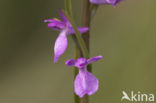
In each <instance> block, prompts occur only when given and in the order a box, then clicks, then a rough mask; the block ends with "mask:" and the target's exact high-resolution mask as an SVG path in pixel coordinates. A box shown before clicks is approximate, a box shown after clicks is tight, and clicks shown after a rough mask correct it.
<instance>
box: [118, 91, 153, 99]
mask: <svg viewBox="0 0 156 103" xmlns="http://www.w3.org/2000/svg"><path fill="white" fill-rule="evenodd" d="M122 95H123V96H122V98H121V101H123V100H128V101H136V102H137V101H138V102H140V101H141V102H143V101H146V102H153V101H154V94H145V93H141V92H140V91H138V92H136V93H134V91H131V93H130V95H128V94H127V93H126V92H125V91H122Z"/></svg>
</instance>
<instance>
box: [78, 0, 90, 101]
mask: <svg viewBox="0 0 156 103" xmlns="http://www.w3.org/2000/svg"><path fill="white" fill-rule="evenodd" d="M90 6H91V4H90V2H89V0H83V11H82V26H83V27H89V28H90V21H91V11H90ZM89 30H90V29H89ZM82 37H83V40H84V41H85V44H86V47H87V50H88V54H89V49H90V48H89V47H90V31H88V32H86V33H84V34H83V36H82ZM81 55H82V52H81ZM87 69H88V71H90V72H91V71H92V68H91V65H88V66H87ZM79 101H80V102H79V103H89V96H88V95H85V96H84V97H82V98H80V99H79Z"/></svg>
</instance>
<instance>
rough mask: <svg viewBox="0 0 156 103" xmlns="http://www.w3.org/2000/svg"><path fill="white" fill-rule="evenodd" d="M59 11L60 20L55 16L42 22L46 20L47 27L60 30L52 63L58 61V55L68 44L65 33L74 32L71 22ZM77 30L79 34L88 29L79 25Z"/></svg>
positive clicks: (70, 33)
mask: <svg viewBox="0 0 156 103" xmlns="http://www.w3.org/2000/svg"><path fill="white" fill-rule="evenodd" d="M59 13H60V15H61V19H62V21H60V20H58V19H56V18H54V19H48V20H44V22H48V27H49V28H51V29H54V30H57V31H60V34H59V36H58V37H57V39H56V42H55V46H54V63H56V62H57V61H58V59H59V57H60V56H61V55H62V54H63V53H64V52H65V50H66V48H67V46H68V41H67V35H72V34H75V31H74V29H73V27H72V25H71V23H70V22H69V21H68V19H67V18H66V17H65V16H64V15H63V13H62V11H61V10H59ZM78 30H79V32H80V33H81V34H83V33H84V32H87V31H88V27H80V28H78Z"/></svg>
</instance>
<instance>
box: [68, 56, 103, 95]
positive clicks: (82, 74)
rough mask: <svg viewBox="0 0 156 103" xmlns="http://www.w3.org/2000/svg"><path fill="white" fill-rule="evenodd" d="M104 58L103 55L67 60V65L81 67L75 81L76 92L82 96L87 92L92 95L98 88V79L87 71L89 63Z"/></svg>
mask: <svg viewBox="0 0 156 103" xmlns="http://www.w3.org/2000/svg"><path fill="white" fill-rule="evenodd" d="M100 59H102V56H96V57H92V58H90V59H88V60H86V59H85V58H79V59H77V60H76V61H75V60H74V59H69V60H67V61H66V63H65V64H66V65H67V66H75V67H77V68H79V73H78V75H77V76H76V79H75V82H74V88H75V93H76V94H77V95H78V96H79V97H80V98H82V97H83V96H84V95H85V94H88V95H92V94H94V93H95V92H96V91H97V90H98V86H99V84H98V79H97V78H96V77H94V76H93V75H92V74H91V73H90V72H88V71H87V65H88V64H90V63H92V62H96V61H98V60H100Z"/></svg>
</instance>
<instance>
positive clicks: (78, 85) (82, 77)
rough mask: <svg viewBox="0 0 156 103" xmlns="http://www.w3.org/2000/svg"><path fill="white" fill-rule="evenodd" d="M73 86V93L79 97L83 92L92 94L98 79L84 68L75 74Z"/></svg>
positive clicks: (96, 88) (95, 89) (96, 86)
mask: <svg viewBox="0 0 156 103" xmlns="http://www.w3.org/2000/svg"><path fill="white" fill-rule="evenodd" d="M74 87H75V93H76V94H77V95H78V96H79V97H83V96H84V95H85V94H88V95H92V94H94V93H95V92H96V91H97V90H98V79H97V78H96V77H94V76H93V75H92V74H91V73H89V72H88V71H87V70H86V68H85V71H83V72H82V71H80V72H79V74H78V75H77V76H76V79H75V82H74Z"/></svg>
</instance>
